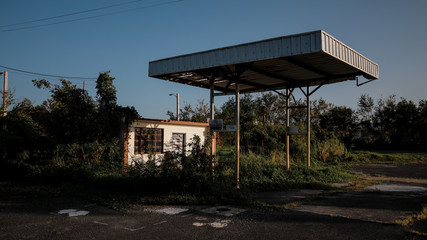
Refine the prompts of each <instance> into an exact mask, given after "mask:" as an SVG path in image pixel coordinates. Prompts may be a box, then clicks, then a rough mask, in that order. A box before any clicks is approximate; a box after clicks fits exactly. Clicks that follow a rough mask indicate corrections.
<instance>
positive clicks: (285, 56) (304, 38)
mask: <svg viewBox="0 0 427 240" xmlns="http://www.w3.org/2000/svg"><path fill="white" fill-rule="evenodd" d="M378 72H379V70H378V64H376V63H374V62H373V61H371V60H369V59H368V58H366V57H364V56H363V55H361V54H360V53H358V52H356V51H355V50H353V49H351V48H350V47H348V46H346V45H345V44H344V43H342V42H340V41H338V40H337V39H335V38H334V37H332V36H331V35H329V34H328V33H326V32H324V31H322V30H319V31H314V32H308V33H301V34H296V35H290V36H283V37H278V38H272V39H267V40H263V41H257V42H251V43H246V44H240V45H235V46H230V47H224V48H219V49H213V50H208V51H203V52H197V53H192V54H187V55H181V56H176V57H171V58H166V59H161V60H156V61H152V62H150V63H149V76H150V77H154V78H159V79H163V80H167V81H172V82H178V83H183V84H188V85H192V86H197V87H202V88H207V89H210V88H211V86H212V85H211V84H213V87H214V90H216V91H221V92H222V93H224V94H229V93H233V92H234V91H235V85H236V83H238V84H239V91H240V92H242V93H250V92H262V91H269V90H279V89H293V88H297V87H308V86H317V85H319V86H321V85H324V84H330V83H336V82H341V81H346V80H355V79H356V77H357V76H363V77H365V78H366V79H369V80H375V79H378V77H379V74H378Z"/></svg>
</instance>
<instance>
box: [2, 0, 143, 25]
mask: <svg viewBox="0 0 427 240" xmlns="http://www.w3.org/2000/svg"><path fill="white" fill-rule="evenodd" d="M141 1H143V0H134V1H130V2H124V3H118V4H113V5H109V6H105V7H100V8H93V9H88V10H84V11H79V12H73V13H67V14H63V15H58V16H53V17H47V18H40V19H35V20H31V21H25V22H19V23H13V24H8V25H1V26H0V28H4V27H12V26H18V25H23V24H27V23H35V22H41V21H46V20H51V19H55V18H62V17H68V16H73V15H78V14H83V13H88V12H95V11H99V10H103V9H107V8H113V7H119V6H124V5H128V4H132V3H135V2H141Z"/></svg>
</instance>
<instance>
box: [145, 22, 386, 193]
mask: <svg viewBox="0 0 427 240" xmlns="http://www.w3.org/2000/svg"><path fill="white" fill-rule="evenodd" d="M149 76H150V77H153V78H158V79H162V80H166V81H171V82H177V83H182V84H187V85H191V86H195V87H201V88H205V89H209V90H210V119H211V120H210V123H211V124H212V125H217V126H218V123H219V125H221V124H220V123H221V122H220V121H217V120H215V116H214V103H215V101H214V100H215V97H216V96H224V95H235V99H236V101H235V103H236V113H235V115H236V117H235V119H236V122H235V125H234V126H229V128H228V129H227V130H228V131H234V132H235V135H236V154H235V157H236V181H237V187H238V186H239V165H240V163H239V158H240V156H239V155H240V102H239V99H240V94H241V93H254V92H264V91H274V92H276V93H278V94H281V95H284V96H285V97H286V110H285V113H284V114H286V127H287V134H286V168H287V169H289V168H290V153H289V138H290V136H292V135H305V136H306V139H307V166H310V115H311V109H310V96H311V95H312V94H314V93H315V92H316V91H317V90H318V89H319V88H321V87H322V86H324V85H327V84H332V83H337V82H342V81H347V80H353V81H355V82H356V85H357V86H360V85H363V84H365V83H368V82H370V81H372V80H376V79H378V77H379V69H378V64H376V63H375V62H373V61H371V60H369V59H368V58H366V57H365V56H363V55H361V54H360V53H358V52H356V51H355V50H353V49H352V48H350V47H348V46H346V45H345V44H344V43H342V42H340V41H338V40H337V39H335V38H334V37H332V36H331V35H329V34H328V33H326V32H324V31H322V30H319V31H313V32H307V33H301V34H295V35H289V36H283V37H277V38H272V39H267V40H262V41H257V42H251V43H245V44H240V45H235V46H230V47H224V48H219V49H213V50H208V51H203V52H197V53H191V54H186V55H181V56H176V57H170V58H166V59H160V60H156V61H152V62H150V63H149ZM359 76H363V77H364V78H365V79H366V80H365V81H364V82H363V83H360V82H359V79H358V77H359ZM278 90H285V91H284V92H279V91H278ZM295 90H300V91H301V92H302V93H303V94H304V96H305V97H306V101H305V102H306V104H305V105H303V106H290V101H291V100H294V101H295V98H294V95H293V92H294V91H295ZM292 108H303V109H305V110H306V111H307V119H306V123H307V126H306V129H302V130H300V129H298V127H296V126H290V121H289V119H290V113H291V111H290V110H291V109H292ZM221 129H222V127H219V128H217V130H221ZM215 144H216V143H215V141H213V142H212V148H211V155H212V156H213V155H214V154H215V149H216V147H215ZM212 159H213V158H212ZM212 164H213V165H212V167H214V161H212Z"/></svg>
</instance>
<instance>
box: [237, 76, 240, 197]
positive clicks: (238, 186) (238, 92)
mask: <svg viewBox="0 0 427 240" xmlns="http://www.w3.org/2000/svg"><path fill="white" fill-rule="evenodd" d="M236 128H237V129H236V188H237V189H239V188H240V89H239V84H238V83H237V81H236Z"/></svg>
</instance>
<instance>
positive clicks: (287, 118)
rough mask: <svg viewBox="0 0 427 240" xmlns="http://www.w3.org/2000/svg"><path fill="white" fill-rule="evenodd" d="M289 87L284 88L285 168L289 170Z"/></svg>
mask: <svg viewBox="0 0 427 240" xmlns="http://www.w3.org/2000/svg"><path fill="white" fill-rule="evenodd" d="M289 97H290V93H289V89H288V88H286V169H287V170H289V168H290V156H289V134H288V127H289Z"/></svg>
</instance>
